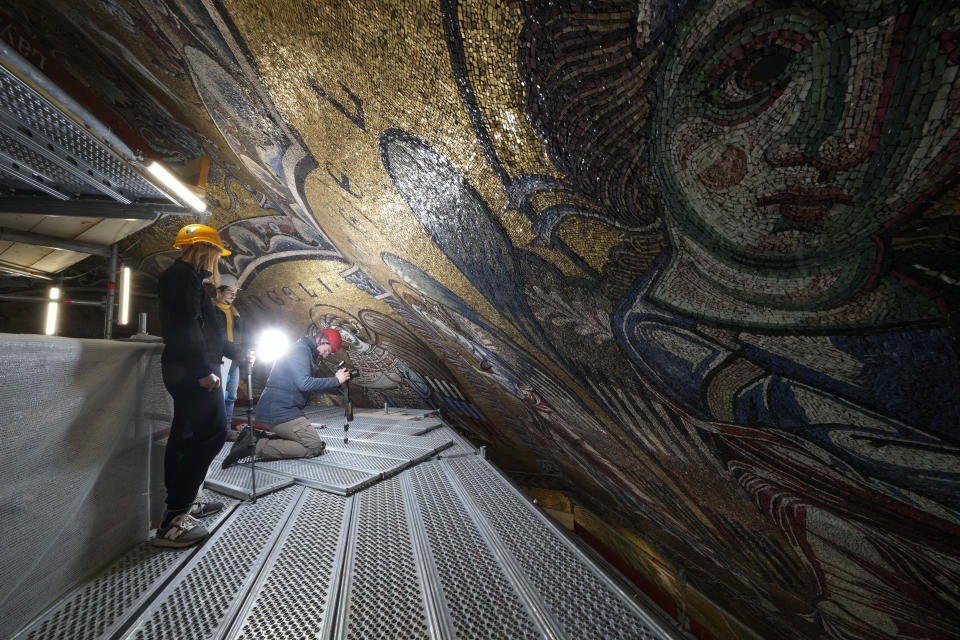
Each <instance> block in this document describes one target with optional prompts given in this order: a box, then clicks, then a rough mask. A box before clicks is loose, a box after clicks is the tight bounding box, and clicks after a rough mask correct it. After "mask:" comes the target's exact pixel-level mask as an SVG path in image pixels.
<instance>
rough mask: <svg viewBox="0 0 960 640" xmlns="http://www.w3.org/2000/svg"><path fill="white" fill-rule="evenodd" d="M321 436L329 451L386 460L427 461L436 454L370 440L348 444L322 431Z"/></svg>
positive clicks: (352, 441)
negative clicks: (365, 454) (367, 454)
mask: <svg viewBox="0 0 960 640" xmlns="http://www.w3.org/2000/svg"><path fill="white" fill-rule="evenodd" d="M320 434H321V435H320V439H321V440H323V441H324V442H325V443H327V451H349V452H351V453H369V454H372V455H375V456H382V457H384V458H397V459H400V460H410V461H413V462H418V461H420V460H426V459H427V458H429V457H430V456H431V455H433V453H434V451H433V449H424V448H422V447H405V446H403V445H398V444H389V443H386V442H371V441H369V440H349V441H348V442H344V441H343V438H342V437H335V436H327V435H323V431H321V432H320Z"/></svg>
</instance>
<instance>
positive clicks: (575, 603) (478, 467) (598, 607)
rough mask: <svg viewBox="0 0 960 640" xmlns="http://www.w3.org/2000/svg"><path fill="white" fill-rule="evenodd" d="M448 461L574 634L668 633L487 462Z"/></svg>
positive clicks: (642, 638) (646, 639)
mask: <svg viewBox="0 0 960 640" xmlns="http://www.w3.org/2000/svg"><path fill="white" fill-rule="evenodd" d="M446 464H448V465H449V469H450V470H451V472H452V473H453V474H454V475H455V477H456V478H457V480H458V481H459V482H460V483H461V484H462V486H463V487H464V488H466V490H467V491H468V492H469V494H470V496H471V497H472V498H473V501H474V503H475V506H476V507H477V508H479V509H480V511H481V513H482V514H483V515H484V517H485V518H486V519H487V521H488V522H490V523H491V524H492V525H493V527H494V529H495V531H496V533H497V535H498V536H499V538H500V540H502V541H503V543H504V544H505V545H506V547H507V549H509V551H510V553H511V555H512V557H513V560H514V562H516V563H517V564H518V565H519V566H520V568H521V569H522V570H523V572H524V574H525V575H526V576H527V579H528V580H529V581H530V583H531V584H532V585H533V586H534V587H536V589H537V591H538V592H539V593H540V596H541V597H542V598H543V599H544V601H545V602H546V604H547V605H548V606H549V608H550V609H551V611H552V612H553V615H554V616H555V617H556V618H557V619H558V620H559V621H560V622H561V623H562V625H563V627H564V629H565V630H566V633H567V634H568V635H569V636H570V637H571V638H597V639H598V640H606V639H607V638H624V639H631V638H632V639H638V640H653V639H655V638H663V637H665V636H664V632H663V630H662V629H661V628H660V626H659V625H657V624H656V623H655V622H654V621H653V620H651V619H650V618H649V617H648V616H646V615H645V614H643V612H642V611H641V610H640V609H639V608H638V607H637V606H636V605H635V604H633V603H631V602H629V601H628V600H627V599H626V598H624V597H622V596H620V595H619V594H618V593H617V592H616V591H615V588H614V587H613V585H612V583H611V582H610V581H609V579H607V578H606V577H605V576H603V575H602V574H600V573H599V572H597V571H596V570H595V569H594V568H593V566H592V565H591V563H590V562H589V561H588V560H587V559H586V558H585V557H584V556H583V554H582V553H581V552H579V551H578V550H576V549H575V548H573V547H572V546H571V545H570V543H569V542H568V541H567V540H566V539H564V538H563V537H562V536H561V535H560V534H559V533H558V532H557V531H556V529H555V528H553V527H552V526H549V525H547V524H546V522H545V521H544V519H543V518H541V517H539V514H537V513H536V512H534V511H533V509H532V507H531V505H530V504H529V503H528V502H527V501H526V500H525V499H524V498H523V497H521V496H520V495H519V494H518V493H517V491H516V490H515V489H514V488H513V487H512V486H511V485H510V484H509V483H508V482H506V481H505V480H504V479H503V478H502V477H501V476H500V475H498V474H497V472H496V471H494V470H493V468H492V467H491V466H490V465H489V464H488V463H487V462H486V461H485V460H483V459H479V458H476V457H472V458H458V459H454V460H450V461H446Z"/></svg>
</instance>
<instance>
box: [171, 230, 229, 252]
mask: <svg viewBox="0 0 960 640" xmlns="http://www.w3.org/2000/svg"><path fill="white" fill-rule="evenodd" d="M198 242H203V243H205V244H209V245H210V246H213V247H216V248H217V249H220V255H222V256H228V255H230V250H229V249H227V248H225V247H224V246H223V240H221V239H220V234H219V233H217V230H216V229H214V228H213V227H208V226H207V225H205V224H188V225H187V226H185V227H184V228H182V229H180V231H178V232H177V240H176V242H174V243H173V247H174V248H175V249H179V248H180V247H183V246H185V245H188V244H197V243H198Z"/></svg>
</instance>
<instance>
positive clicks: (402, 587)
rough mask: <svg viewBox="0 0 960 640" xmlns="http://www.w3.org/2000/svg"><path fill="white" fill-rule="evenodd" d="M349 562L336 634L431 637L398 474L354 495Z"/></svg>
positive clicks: (359, 638)
mask: <svg viewBox="0 0 960 640" xmlns="http://www.w3.org/2000/svg"><path fill="white" fill-rule="evenodd" d="M355 500H356V504H355V506H354V509H355V518H356V522H357V524H356V527H355V528H354V534H353V540H352V543H353V549H352V553H351V554H350V557H351V559H352V563H351V564H350V566H348V567H346V571H345V579H344V592H343V598H342V600H341V601H342V602H343V603H344V604H343V606H342V607H341V613H340V614H339V615H340V616H342V621H341V623H340V624H339V625H338V633H337V634H336V635H335V637H337V638H341V639H344V640H367V639H371V640H372V639H378V638H383V639H387V638H397V639H401V638H402V639H408V638H409V639H413V638H429V637H430V634H429V632H428V628H427V618H426V612H425V610H424V597H423V592H422V590H421V587H420V581H419V579H418V576H417V566H416V563H415V561H414V553H413V548H412V542H411V536H410V530H409V529H410V524H409V522H408V521H407V517H406V513H405V511H404V499H403V494H402V491H401V485H400V482H399V480H398V479H397V478H392V479H390V480H386V481H384V482H381V483H379V484H377V485H376V486H374V487H371V488H370V489H368V490H366V491H364V492H363V493H360V494H358V495H357V496H356V497H355Z"/></svg>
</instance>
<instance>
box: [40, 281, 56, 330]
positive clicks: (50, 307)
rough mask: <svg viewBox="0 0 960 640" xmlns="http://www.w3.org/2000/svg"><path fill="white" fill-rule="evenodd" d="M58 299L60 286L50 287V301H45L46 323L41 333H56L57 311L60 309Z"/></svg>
mask: <svg viewBox="0 0 960 640" xmlns="http://www.w3.org/2000/svg"><path fill="white" fill-rule="evenodd" d="M58 300H60V288H59V287H50V302H48V303H47V325H46V327H45V328H44V331H43V333H44V334H45V335H48V336H53V335H56V333H57V312H58V311H59V309H60V303H59V302H57V301H58Z"/></svg>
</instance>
